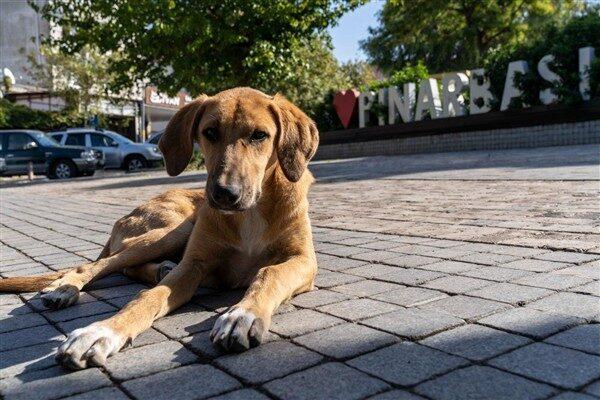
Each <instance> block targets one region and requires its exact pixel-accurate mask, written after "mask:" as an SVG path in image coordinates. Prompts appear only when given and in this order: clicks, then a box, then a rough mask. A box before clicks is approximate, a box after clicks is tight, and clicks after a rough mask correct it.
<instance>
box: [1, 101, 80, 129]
mask: <svg viewBox="0 0 600 400" xmlns="http://www.w3.org/2000/svg"><path fill="white" fill-rule="evenodd" d="M84 123H85V118H84V117H83V116H82V115H77V114H75V113H73V112H68V111H65V112H57V111H52V112H45V111H38V110H32V109H31V108H29V107H27V106H24V105H21V104H13V103H11V102H10V101H8V100H6V99H0V129H39V130H42V131H49V130H52V129H58V128H63V127H73V126H83V124H84Z"/></svg>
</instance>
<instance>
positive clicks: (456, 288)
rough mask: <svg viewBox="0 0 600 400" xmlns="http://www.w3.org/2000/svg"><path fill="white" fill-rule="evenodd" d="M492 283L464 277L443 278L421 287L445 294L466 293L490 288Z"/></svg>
mask: <svg viewBox="0 0 600 400" xmlns="http://www.w3.org/2000/svg"><path fill="white" fill-rule="evenodd" d="M492 283H493V282H490V281H486V280H483V279H477V278H469V277H466V276H443V277H441V278H438V279H434V280H433V281H429V282H427V283H424V284H423V285H422V286H423V287H426V288H430V289H436V290H441V291H442V292H446V293H454V294H458V293H466V292H469V291H471V290H475V289H480V288H483V287H486V286H490V285H491V284H492Z"/></svg>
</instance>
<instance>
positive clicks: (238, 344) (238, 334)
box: [210, 307, 265, 353]
mask: <svg viewBox="0 0 600 400" xmlns="http://www.w3.org/2000/svg"><path fill="white" fill-rule="evenodd" d="M264 333H265V323H264V321H263V320H262V318H258V317H257V316H256V315H254V313H252V312H251V311H248V310H246V309H244V308H242V307H232V308H230V309H229V310H227V311H226V312H225V313H223V314H222V315H221V316H220V317H219V318H218V319H217V322H215V326H214V327H213V329H212V331H211V332H210V339H211V340H212V342H213V344H215V345H217V346H220V347H221V348H223V349H224V350H225V351H230V352H236V353H239V352H242V351H246V350H248V349H249V348H251V347H256V346H258V345H259V344H260V343H261V342H262V340H263V336H264Z"/></svg>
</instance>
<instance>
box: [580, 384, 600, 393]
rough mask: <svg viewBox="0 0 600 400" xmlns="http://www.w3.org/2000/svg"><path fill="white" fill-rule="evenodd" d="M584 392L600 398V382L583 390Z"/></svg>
mask: <svg viewBox="0 0 600 400" xmlns="http://www.w3.org/2000/svg"><path fill="white" fill-rule="evenodd" d="M583 391H584V392H586V393H588V394H591V395H593V396H596V397H600V381H596V382H594V383H592V384H590V385H588V386H586V387H585V388H584V389H583Z"/></svg>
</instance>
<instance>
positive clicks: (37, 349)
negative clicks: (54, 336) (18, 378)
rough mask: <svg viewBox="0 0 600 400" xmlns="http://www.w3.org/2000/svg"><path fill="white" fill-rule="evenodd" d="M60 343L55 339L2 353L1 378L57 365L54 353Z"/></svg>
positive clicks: (0, 354) (0, 360)
mask: <svg viewBox="0 0 600 400" xmlns="http://www.w3.org/2000/svg"><path fill="white" fill-rule="evenodd" d="M59 345H60V342H58V341H53V342H48V343H42V344H39V345H35V346H29V347H23V348H18V349H15V350H9V351H5V352H2V353H0V379H4V378H8V377H11V376H15V375H20V374H22V373H24V372H31V371H36V370H39V369H45V368H48V367H51V366H53V365H55V364H56V362H55V361H54V353H55V351H56V348H57V347H58V346H59Z"/></svg>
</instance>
